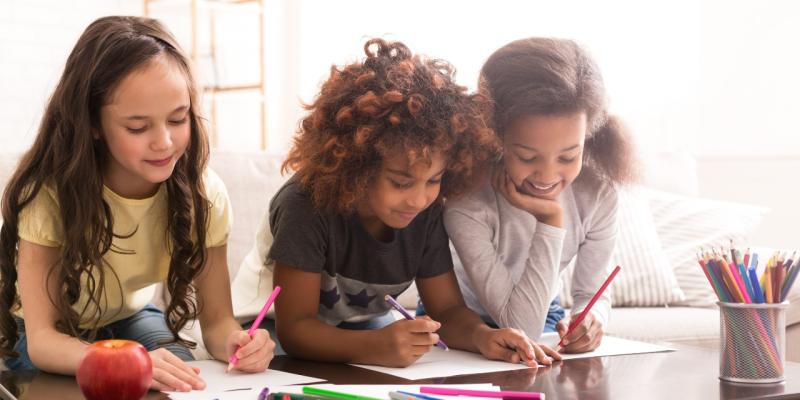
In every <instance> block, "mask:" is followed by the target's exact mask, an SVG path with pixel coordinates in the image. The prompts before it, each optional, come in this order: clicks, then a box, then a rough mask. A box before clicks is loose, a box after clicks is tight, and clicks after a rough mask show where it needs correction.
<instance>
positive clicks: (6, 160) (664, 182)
mask: <svg viewBox="0 0 800 400" xmlns="http://www.w3.org/2000/svg"><path fill="white" fill-rule="evenodd" d="M17 157H18V155H17V154H5V155H2V154H0V185H2V187H5V184H6V181H7V179H8V177H9V175H10V174H11V173H12V172H13V168H14V167H15V165H16V159H17ZM672 157H673V156H668V157H667V158H666V159H664V160H663V161H664V163H665V164H669V165H670V168H669V169H659V168H656V169H650V170H649V171H650V172H649V173H648V174H647V176H648V178H647V181H648V183H652V184H653V185H654V186H656V187H658V188H661V189H666V190H674V191H684V192H686V191H687V189H686V187H687V185H688V186H689V189H688V191H691V187H692V186H693V185H694V187H695V188H696V178H695V177H694V176H693V174H694V171H693V169H692V167H691V160H688V161H687V159H686V158H685V157H681V158H680V159H679V160H676V159H674V158H672ZM651 159H652V158H651ZM282 161H283V157H282V156H278V155H267V154H265V153H261V152H252V153H243V152H225V151H215V152H214V153H213V154H212V156H211V161H210V166H211V168H213V169H214V171H216V172H217V174H218V175H219V176H220V177H221V178H222V180H223V181H224V182H225V184H226V186H227V188H228V192H229V194H230V198H231V202H232V205H233V211H234V226H233V230H232V232H231V236H230V238H229V241H228V263H229V269H230V278H231V280H233V278H234V276H235V274H236V271H237V270H238V268H239V265H240V264H241V262H242V260H243V259H244V257H245V255H246V254H247V252H248V251H249V250H250V249H251V247H252V246H253V241H254V238H255V232H256V229H257V226H258V224H259V222H260V221H261V219H262V218H263V217H264V214H265V212H266V210H267V207H268V204H269V201H270V199H271V198H272V195H273V194H274V193H275V192H276V191H277V189H278V188H279V187H280V185H281V184H282V183H283V182H284V181H285V179H286V177H284V176H281V175H280V165H281V163H282ZM681 165H684V167H681ZM687 165H688V166H687ZM664 171H668V173H667V174H666V175H663V174H664ZM669 175H677V176H679V178H678V179H672V178H670V177H669ZM621 229H625V227H624V226H622V227H621ZM797 286H800V285H796V286H795V290H794V291H793V293H792V296H791V299H790V301H792V304H791V306H790V309H789V310H788V312H787V316H786V321H787V339H786V343H787V359H789V360H793V361H800V346H797V345H796V343H800V290H799V289H797ZM160 293H163V292H160ZM400 301H401V302H402V303H404V305H405V306H406V307H407V308H412V309H413V307H414V306H415V304H416V290H415V288H414V286H412V287H411V288H410V289H409V290H408V291H407V292H406V293H404V294H403V296H401V298H400ZM155 302H156V303H157V304H163V302H164V299H163V297H161V296H158V297H157V298H156V299H155ZM607 331H608V333H609V334H612V335H616V336H621V337H627V338H633V339H639V340H645V341H654V342H675V343H683V344H689V345H698V346H704V347H715V346H717V344H718V338H719V312H718V310H717V309H716V308H715V307H713V306H712V307H681V306H662V307H615V308H614V310H613V311H612V314H611V318H610V322H609V326H608V329H607ZM184 334H185V335H186V336H188V337H190V338H192V339H193V340H195V341H197V342H198V344H199V345H198V348H197V349H196V350H195V355H196V356H197V357H198V358H206V357H208V354H207V353H206V352H205V349H204V347H203V346H202V340H201V336H200V330H199V324H193V325H191V326H188V327H187V328H186V330H185V332H184Z"/></svg>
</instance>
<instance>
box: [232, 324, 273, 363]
mask: <svg viewBox="0 0 800 400" xmlns="http://www.w3.org/2000/svg"><path fill="white" fill-rule="evenodd" d="M237 348H238V350H237ZM225 349H226V350H227V352H226V354H227V355H228V357H229V358H230V356H231V355H232V354H233V352H234V351H235V352H236V357H238V358H239V361H237V362H236V365H234V367H233V369H235V370H239V371H242V372H262V371H266V369H267V367H268V366H269V362H270V361H272V357H274V356H275V342H274V341H272V339H270V337H269V332H267V330H266V329H256V330H255V331H254V332H253V337H250V336H249V335H248V334H247V332H246V331H233V332H231V334H230V335H228V340H227V341H226V344H225ZM225 361H227V360H225Z"/></svg>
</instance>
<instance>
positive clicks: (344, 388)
mask: <svg viewBox="0 0 800 400" xmlns="http://www.w3.org/2000/svg"><path fill="white" fill-rule="evenodd" d="M303 386H314V387H318V388H322V389H329V390H335V391H339V392H344V393H350V394H358V395H361V396H367V397H374V398H378V399H388V398H389V392H391V391H404V392H411V393H419V387H420V385H334V384H316V385H298V386H270V387H269V389H270V393H278V392H284V393H302V392H303ZM425 386H434V387H446V388H459V389H472V390H493V391H497V390H500V388H499V387H497V386H493V385H492V384H491V383H475V384H461V385H425ZM259 393H261V388H259V389H251V390H237V391H233V392H206V391H203V392H191V393H170V394H169V397H170V399H173V400H190V399H191V400H214V399H220V400H255V399H256V398H258V394H259ZM436 397H439V398H442V399H453V400H464V398H463V397H458V396H441V395H436ZM473 399H477V400H480V399H487V400H497V399H496V398H494V399H489V398H481V397H470V400H473Z"/></svg>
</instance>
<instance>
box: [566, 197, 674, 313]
mask: <svg viewBox="0 0 800 400" xmlns="http://www.w3.org/2000/svg"><path fill="white" fill-rule="evenodd" d="M618 224H619V236H618V237H617V243H616V247H615V248H614V254H613V256H612V259H611V262H612V263H614V264H616V265H620V266H621V267H622V269H621V270H620V273H619V276H617V277H616V278H615V279H614V281H612V284H611V289H610V290H611V302H612V304H613V305H614V306H615V307H619V306H636V307H651V306H663V305H666V304H672V303H676V302H679V301H682V300H683V299H684V297H683V292H682V291H681V289H680V287H679V286H678V281H677V280H676V279H675V274H674V272H673V271H672V268H671V266H670V264H669V261H668V260H667V257H666V255H665V254H664V251H663V250H662V247H661V243H660V241H659V239H658V235H657V234H656V228H655V224H654V223H653V217H652V213H651V212H650V206H649V204H648V198H647V193H646V192H645V191H644V190H643V189H642V188H640V187H630V188H624V189H622V190H620V191H619V215H618ZM572 270H573V265H572V264H570V265H569V266H568V267H567V269H566V270H565V272H564V273H563V274H562V276H561V284H562V288H561V292H560V293H561V301H562V304H564V305H565V306H567V307H569V306H571V303H572V302H571V298H570V286H571V283H572Z"/></svg>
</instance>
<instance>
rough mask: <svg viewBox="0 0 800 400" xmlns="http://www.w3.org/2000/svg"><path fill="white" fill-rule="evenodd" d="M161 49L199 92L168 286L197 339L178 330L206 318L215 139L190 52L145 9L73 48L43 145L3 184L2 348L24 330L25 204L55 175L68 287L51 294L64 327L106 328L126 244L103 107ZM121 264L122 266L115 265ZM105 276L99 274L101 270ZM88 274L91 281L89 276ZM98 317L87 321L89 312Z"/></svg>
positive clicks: (170, 193)
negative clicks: (106, 176)
mask: <svg viewBox="0 0 800 400" xmlns="http://www.w3.org/2000/svg"><path fill="white" fill-rule="evenodd" d="M159 55H165V56H166V57H169V58H170V59H171V60H172V61H174V62H176V64H177V65H178V66H179V67H180V68H181V70H182V71H183V72H184V74H185V75H186V81H187V87H188V90H189V95H190V98H191V107H190V109H189V120H190V124H191V133H190V142H189V146H188V147H187V148H186V152H185V154H184V155H183V156H182V157H181V158H180V159H179V160H178V162H177V163H176V165H175V169H174V171H173V172H172V175H171V176H170V177H169V179H167V181H166V182H164V185H165V186H166V191H167V197H168V200H167V201H168V204H167V207H168V213H169V214H168V215H169V216H170V218H169V220H168V222H167V233H168V235H169V238H167V239H168V240H169V247H170V249H171V260H170V265H169V273H168V275H167V282H166V287H167V289H168V290H169V294H170V296H171V300H170V302H169V304H168V306H167V309H166V310H165V312H164V313H165V315H166V318H167V325H168V327H169V329H170V331H172V334H173V337H174V340H175V341H177V342H179V343H182V344H184V345H187V346H190V347H191V346H194V343H192V342H190V341H186V340H183V339H181V338H180V337H179V336H178V331H180V329H182V328H183V326H184V325H185V324H186V323H187V322H188V321H189V320H191V319H194V318H196V316H197V312H198V305H197V304H196V300H195V299H194V298H193V294H194V284H193V280H194V279H195V278H196V277H197V275H198V274H199V273H200V272H201V270H202V269H203V267H204V265H205V260H206V258H207V253H206V246H205V238H206V229H207V226H206V225H207V220H208V218H207V215H208V208H209V204H210V203H209V201H208V199H207V198H206V195H205V189H204V185H203V176H202V174H203V171H204V170H205V166H206V163H207V160H208V152H209V149H208V139H207V135H206V131H205V128H204V125H203V122H202V120H201V117H200V116H199V115H198V113H197V112H198V111H197V108H196V107H199V104H200V103H199V101H198V99H199V97H198V91H197V88H196V86H195V81H194V78H193V75H192V70H191V66H190V61H189V58H188V57H186V55H185V54H184V53H183V51H182V50H181V49H180V47H178V44H177V41H176V40H175V38H174V37H173V36H172V34H170V33H169V31H168V30H167V29H166V27H164V26H163V25H162V24H161V23H159V22H158V21H156V20H154V19H149V18H139V17H104V18H100V19H98V20H96V21H94V22H92V23H91V24H90V25H89V27H87V28H86V30H85V31H84V32H83V34H82V35H81V37H80V38H79V39H78V42H77V44H76V45H75V47H74V48H73V50H72V53H70V55H69V57H68V59H67V63H66V66H65V67H64V72H63V74H62V75H61V79H60V80H59V83H58V86H56V89H55V91H54V92H53V95H52V97H51V98H50V101H49V103H48V105H47V108H46V109H45V111H44V115H43V117H42V122H41V125H40V126H39V132H38V134H37V136H36V139H35V141H34V143H33V146H32V147H31V148H30V149H29V150H28V151H27V152H26V153H25V154H24V155H23V157H22V159H21V161H20V163H19V166H18V167H17V169H16V171H15V172H14V175H13V176H12V178H11V180H10V181H9V183H8V186H6V190H5V192H4V194H3V202H2V212H3V219H4V220H5V223H4V224H3V227H2V230H0V274H2V282H1V283H0V355H2V356H3V357H9V356H16V354H14V351H13V349H14V345H15V343H16V341H17V338H18V332H17V324H16V323H15V321H14V316H13V314H12V311H14V310H15V309H16V308H17V307H19V297H18V295H17V288H16V283H17V269H16V264H17V245H18V243H19V236H18V228H17V224H18V222H19V213H20V212H21V211H22V210H23V209H24V208H25V206H26V205H28V204H29V203H30V202H31V201H33V199H34V198H35V197H36V195H37V193H39V191H40V190H41V189H42V186H43V185H45V184H52V185H53V187H54V189H55V192H56V193H57V197H58V204H59V208H60V209H59V213H60V216H61V221H62V224H63V232H64V241H63V245H62V246H61V247H60V248H59V250H60V252H61V258H60V259H59V261H58V262H57V263H56V265H54V266H53V268H51V269H50V271H49V273H48V276H47V280H48V282H50V281H52V280H55V282H56V285H55V286H56V287H57V288H58V292H57V293H54V294H51V298H50V301H51V303H52V304H53V306H54V307H55V309H56V312H57V313H58V316H59V318H58V321H57V329H59V331H61V332H65V333H68V334H71V335H72V336H75V337H79V338H81V337H87V338H88V340H89V341H92V340H93V338H94V337H95V336H96V334H97V330H98V329H99V328H100V327H99V326H97V325H98V321H99V319H100V315H99V314H97V315H94V316H87V315H84V314H86V313H87V309H88V308H89V306H90V305H92V304H93V305H94V306H96V307H98V308H99V306H100V304H101V300H102V299H103V296H104V293H103V284H102V282H103V281H104V279H113V278H114V277H113V276H110V274H108V273H106V271H105V270H106V269H105V268H103V266H104V265H105V261H104V260H103V255H104V254H106V253H107V252H108V251H116V250H115V248H114V246H113V244H112V242H113V239H114V237H115V234H114V231H113V226H114V220H113V215H112V214H111V209H110V208H109V205H108V203H107V202H106V201H105V200H104V199H103V174H102V168H103V166H104V165H105V163H107V162H109V157H110V156H109V154H108V148H107V147H106V145H105V142H103V141H101V140H98V141H95V140H94V138H93V136H92V131H93V130H99V129H101V127H100V126H101V125H100V108H101V107H102V106H103V105H105V104H106V103H107V101H108V98H109V96H110V95H111V93H112V92H113V90H114V89H115V88H116V86H117V85H118V84H119V82H121V81H122V79H124V78H125V77H126V76H128V75H129V74H130V73H132V72H133V71H135V70H136V69H137V68H141V67H142V66H144V65H146V63H148V62H149V61H151V60H152V59H154V58H155V57H157V56H159ZM112 272H113V270H112ZM95 276H97V278H94V277H95ZM82 277H86V284H85V285H83V284H81V278H82ZM84 291H85V292H88V293H89V297H90V299H89V302H88V303H87V305H86V307H85V308H84V309H83V311H82V312H79V311H76V310H74V309H73V305H74V304H75V303H76V302H77V300H78V298H79V296H80V295H81V293H82V292H84ZM83 317H89V318H90V320H92V321H94V323H93V326H91V327H90V328H89V329H85V330H84V329H81V328H80V323H79V321H82V320H83Z"/></svg>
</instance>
